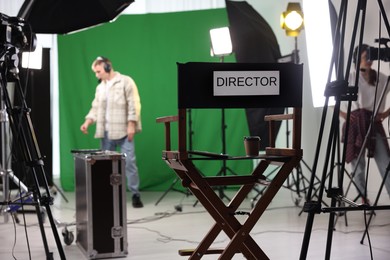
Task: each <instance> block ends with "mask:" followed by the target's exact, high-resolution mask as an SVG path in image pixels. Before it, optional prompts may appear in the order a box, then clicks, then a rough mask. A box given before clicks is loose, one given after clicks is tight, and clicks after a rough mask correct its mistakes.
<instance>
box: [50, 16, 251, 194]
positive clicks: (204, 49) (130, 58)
mask: <svg viewBox="0 0 390 260" xmlns="http://www.w3.org/2000/svg"><path fill="white" fill-rule="evenodd" d="M223 26H228V20H227V14H226V10H225V9H215V10H205V11H191V12H180V13H165V14H144V15H122V16H120V17H119V18H118V19H117V20H116V21H115V22H113V23H107V24H104V25H101V26H97V27H95V28H91V29H88V30H85V31H81V32H78V33H74V34H70V35H60V36H58V53H59V57H58V58H59V102H60V165H61V166H60V170H61V172H60V178H61V185H62V188H63V189H64V190H65V191H71V190H73V189H74V162H73V156H72V154H71V152H70V151H71V149H93V148H99V141H98V140H96V139H94V137H93V135H94V132H95V127H94V126H92V127H90V129H89V134H88V135H84V134H82V133H81V132H80V125H81V124H82V123H83V122H84V116H85V115H86V114H87V112H88V110H89V108H90V105H91V102H92V99H93V97H94V93H95V87H96V85H97V81H96V78H95V75H94V74H93V72H92V70H91V64H92V61H93V60H94V59H95V58H96V57H97V56H105V57H107V58H109V59H111V61H112V62H113V67H114V69H115V70H116V71H119V72H121V73H122V74H127V75H129V76H131V77H132V78H133V79H134V80H135V82H136V83H137V86H138V89H139V93H140V96H141V103H142V124H143V131H142V133H139V134H137V135H136V137H135V145H136V156H137V164H138V168H139V175H140V180H141V182H140V189H141V190H153V191H163V190H165V189H167V188H168V187H169V185H171V183H172V181H173V180H174V179H175V177H176V175H175V173H174V172H172V171H171V170H170V169H169V168H168V166H167V165H166V164H165V162H163V160H162V159H161V151H162V149H163V148H164V127H163V124H157V123H156V118H157V117H160V116H166V115H175V114H177V66H176V63H177V62H190V61H205V62H218V61H219V60H218V58H216V57H210V37H209V30H210V29H212V28H217V27H223ZM234 61H235V60H234V55H231V56H229V57H226V58H225V62H234ZM220 122H221V112H220V111H219V110H192V126H193V132H194V134H193V149H196V150H206V151H212V152H217V153H219V152H222V141H221V123H220ZM226 124H227V129H226V137H227V138H226V143H227V152H228V153H229V154H232V155H243V154H244V146H243V136H245V135H248V133H249V131H248V126H247V121H246V117H245V111H244V110H243V109H227V110H226ZM176 126H177V125H176V124H174V126H173V131H172V134H173V136H174V138H173V147H176V144H177V142H176V138H175V137H176V135H175V134H176V133H177V132H176V131H175V129H176ZM221 165H222V162H219V161H217V162H213V163H210V162H204V161H203V162H197V166H198V167H199V169H201V171H202V172H204V174H206V175H210V176H213V175H216V174H217V173H218V171H219V169H220V167H221ZM227 166H228V167H229V168H231V169H232V170H233V171H234V172H235V173H238V174H239V173H240V172H243V173H247V172H248V171H250V169H251V167H252V162H250V161H249V160H248V161H246V160H245V161H241V162H228V163H227ZM176 188H180V185H178V186H177V187H176Z"/></svg>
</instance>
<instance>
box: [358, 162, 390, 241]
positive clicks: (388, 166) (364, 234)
mask: <svg viewBox="0 0 390 260" xmlns="http://www.w3.org/2000/svg"><path fill="white" fill-rule="evenodd" d="M389 170H390V161H389V164H388V165H387V168H386V173H385V175H384V176H383V179H382V183H381V186H380V188H379V191H378V195H377V196H376V198H375V202H374V205H373V206H376V205H377V204H378V201H379V197H380V195H381V193H382V189H383V186H384V185H385V181H386V179H387V175H388V174H389ZM373 215H374V211H371V213H370V217H369V219H368V222H367V225H366V229H365V230H364V233H363V236H362V239H361V240H360V244H363V241H364V238H365V236H366V234H367V232H368V227H369V226H370V224H371V219H372V216H373Z"/></svg>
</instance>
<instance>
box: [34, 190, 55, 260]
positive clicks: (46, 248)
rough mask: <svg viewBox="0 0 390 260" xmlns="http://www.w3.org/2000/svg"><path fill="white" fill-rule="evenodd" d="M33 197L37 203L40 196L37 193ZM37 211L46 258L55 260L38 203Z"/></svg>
mask: <svg viewBox="0 0 390 260" xmlns="http://www.w3.org/2000/svg"><path fill="white" fill-rule="evenodd" d="M33 195H34V201H36V202H37V201H38V196H37V195H36V193H35V192H33ZM35 211H36V214H37V218H38V224H39V229H40V230H41V236H42V241H43V247H44V248H45V252H46V258H47V259H48V260H49V259H53V253H52V252H50V251H49V247H48V244H47V238H46V233H45V229H44V227H43V218H42V214H41V210H40V207H39V205H38V203H37V204H36V205H35Z"/></svg>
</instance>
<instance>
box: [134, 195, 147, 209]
mask: <svg viewBox="0 0 390 260" xmlns="http://www.w3.org/2000/svg"><path fill="white" fill-rule="evenodd" d="M143 206H144V204H142V201H141V197H140V196H139V194H134V195H133V208H142V207H143Z"/></svg>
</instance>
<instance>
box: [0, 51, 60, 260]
mask: <svg viewBox="0 0 390 260" xmlns="http://www.w3.org/2000/svg"><path fill="white" fill-rule="evenodd" d="M18 53H19V49H17V48H16V47H13V46H8V45H5V47H4V50H3V49H1V50H0V58H1V61H0V65H1V66H0V68H1V71H0V85H1V86H0V87H1V89H2V93H3V100H4V104H5V108H6V111H7V114H8V116H9V125H10V128H11V130H12V136H13V142H14V145H13V147H14V150H13V151H12V152H13V156H14V157H15V158H16V159H17V162H18V163H21V164H24V165H25V166H27V167H28V168H29V169H30V171H28V172H27V171H25V174H31V175H32V179H33V182H34V185H33V187H32V191H31V192H32V193H31V194H32V202H31V203H27V202H26V201H24V198H23V197H21V198H20V200H19V201H16V202H4V203H2V205H4V204H5V205H8V206H13V205H22V206H23V205H24V204H26V205H32V206H34V207H35V210H36V214H37V218H38V223H39V228H40V231H41V236H42V241H43V245H44V249H45V253H46V258H47V259H48V260H51V259H53V253H52V252H50V251H49V247H48V244H47V237H46V233H45V230H44V226H43V219H42V215H41V214H40V206H43V207H44V209H45V211H46V213H47V217H48V219H49V222H50V226H51V228H52V232H53V236H54V239H55V242H56V244H57V249H58V252H59V254H60V257H61V259H66V257H65V254H64V251H63V248H62V245H61V241H60V238H59V235H58V232H57V229H56V226H55V222H54V219H53V215H52V212H51V208H50V205H52V204H53V198H52V197H51V196H50V190H49V187H48V183H47V180H46V175H45V171H44V168H43V165H44V162H43V159H42V156H41V153H40V149H39V147H38V143H37V139H36V135H35V132H34V128H33V124H32V122H31V118H30V114H29V112H30V110H29V109H28V108H27V105H26V102H25V98H24V92H23V91H22V88H21V84H20V81H19V75H18V68H17V66H16V65H17V64H18V63H19V62H18V55H17V54H18ZM8 81H13V82H15V96H14V99H15V100H14V104H12V102H11V98H10V94H9V92H8V89H7V87H6V86H7V82H8ZM23 169H25V167H23ZM38 176H40V177H41V180H43V181H42V182H43V183H42V184H43V185H42V186H43V187H44V189H45V194H46V195H42V194H41V192H40V190H39V187H40V183H39V181H38Z"/></svg>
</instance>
